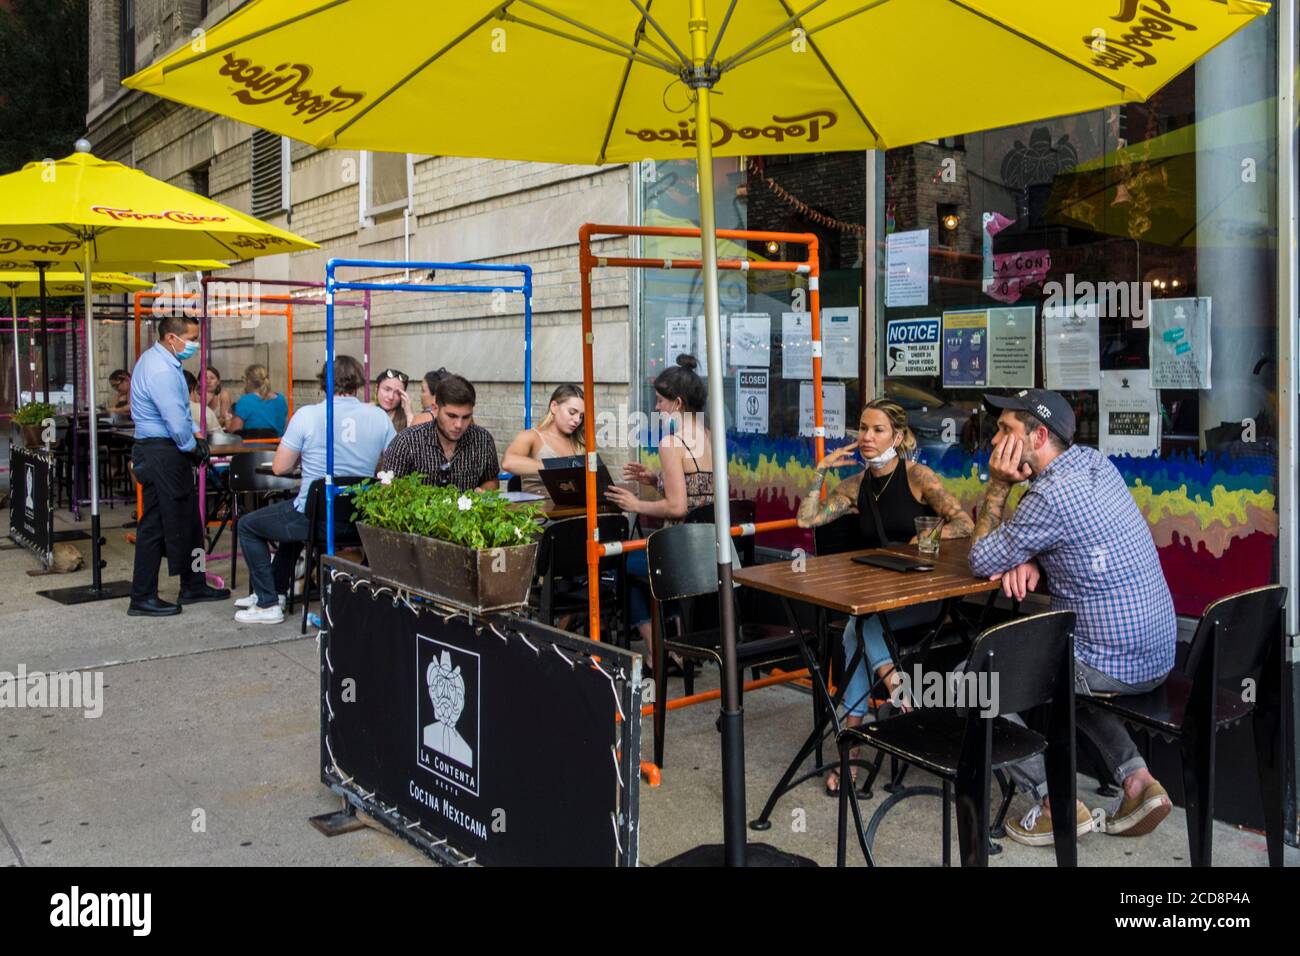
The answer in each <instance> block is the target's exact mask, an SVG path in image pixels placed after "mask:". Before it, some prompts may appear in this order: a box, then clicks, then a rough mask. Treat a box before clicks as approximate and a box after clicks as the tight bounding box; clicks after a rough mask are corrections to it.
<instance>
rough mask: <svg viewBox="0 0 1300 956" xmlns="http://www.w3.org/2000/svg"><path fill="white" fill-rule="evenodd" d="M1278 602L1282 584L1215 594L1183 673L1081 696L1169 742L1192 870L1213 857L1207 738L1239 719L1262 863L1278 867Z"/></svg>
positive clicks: (1281, 782)
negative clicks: (1264, 851)
mask: <svg viewBox="0 0 1300 956" xmlns="http://www.w3.org/2000/svg"><path fill="white" fill-rule="evenodd" d="M1285 605H1286V588H1285V587H1283V586H1282V585H1280V584H1271V585H1268V586H1267V587H1262V588H1252V589H1251V590H1249V591H1242V592H1240V593H1238V594H1232V595H1229V596H1228V597H1225V598H1221V599H1220V600H1218V601H1215V602H1214V603H1213V604H1211V605H1210V606H1209V607H1207V608H1206V609H1205V613H1204V614H1202V615H1201V621H1200V624H1198V625H1197V628H1196V634H1195V635H1194V636H1193V637H1192V643H1191V646H1190V647H1189V648H1188V651H1187V657H1186V659H1185V661H1184V664H1183V666H1182V668H1181V669H1175V670H1174V672H1173V673H1171V674H1170V675H1169V676H1168V677H1167V678H1166V679H1165V682H1164V683H1163V684H1161V685H1160V686H1159V687H1157V688H1156V689H1155V690H1153V691H1151V692H1149V693H1146V694H1140V695H1136V696H1127V695H1126V696H1122V697H1085V698H1083V700H1084V702H1085V703H1086V704H1087V705H1088V706H1089V707H1096V708H1098V709H1100V710H1104V711H1107V712H1108V713H1112V714H1115V715H1116V716H1118V717H1120V718H1122V719H1123V721H1124V722H1125V723H1126V724H1127V725H1128V726H1129V727H1130V728H1133V729H1135V730H1139V731H1141V732H1142V733H1144V734H1147V735H1150V734H1159V735H1160V736H1162V737H1165V738H1167V739H1171V740H1176V741H1178V749H1179V753H1180V756H1181V757H1182V765H1183V793H1184V798H1185V802H1186V805H1187V806H1186V810H1187V842H1188V844H1189V848H1190V850H1191V863H1192V866H1209V865H1210V864H1211V860H1212V857H1213V855H1214V845H1213V840H1214V786H1215V779H1214V767H1215V738H1216V737H1217V736H1218V732H1219V731H1220V730H1223V729H1224V728H1226V727H1231V726H1232V725H1233V724H1236V723H1238V722H1240V721H1242V720H1245V719H1246V718H1247V717H1250V718H1251V725H1252V726H1251V730H1252V732H1253V734H1254V737H1255V759H1256V763H1257V766H1258V770H1259V790H1260V798H1261V801H1262V803H1263V806H1264V826H1265V831H1266V834H1267V835H1266V841H1267V843H1268V863H1269V866H1281V865H1282V831H1283V808H1284V804H1285V795H1284V788H1285V777H1286V769H1285V768H1286V763H1285V755H1284V753H1283V745H1284V734H1283V732H1282V731H1283V724H1282V700H1283V694H1282V686H1283V671H1284V667H1285V665H1284V663H1283V657H1282V635H1283V632H1284V628H1283V608H1284V606H1285ZM1248 682H1250V683H1248ZM1248 687H1253V688H1254V689H1255V693H1254V695H1253V698H1254V699H1253V701H1252V700H1250V699H1248V698H1250V697H1251V695H1249V694H1247V693H1245V692H1244V689H1245V688H1248ZM1242 782H1243V783H1244V782H1245V781H1242Z"/></svg>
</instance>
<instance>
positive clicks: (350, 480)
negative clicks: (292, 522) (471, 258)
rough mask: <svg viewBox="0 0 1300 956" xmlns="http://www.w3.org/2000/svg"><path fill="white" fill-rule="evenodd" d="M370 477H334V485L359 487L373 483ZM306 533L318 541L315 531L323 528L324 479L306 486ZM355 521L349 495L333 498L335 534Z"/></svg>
mask: <svg viewBox="0 0 1300 956" xmlns="http://www.w3.org/2000/svg"><path fill="white" fill-rule="evenodd" d="M373 480H374V479H373V478H370V477H368V476H367V477H351V476H347V475H335V476H334V484H335V485H336V486H339V487H343V486H346V485H359V484H361V483H362V482H363V481H373ZM305 513H306V515H307V523H308V531H307V533H308V534H310V535H312V536H313V537H312V540H318V539H317V537H316V535H317V531H318V530H320V529H324V527H325V479H324V478H317V479H316V480H315V481H313V482H312V483H311V484H310V485H308V486H307V507H306V512H305ZM356 521H357V518H356V511H355V509H354V508H353V506H352V496H351V495H335V496H334V529H335V532H336V533H337V531H338V529H339V528H348V527H351V526H352V525H355V524H356Z"/></svg>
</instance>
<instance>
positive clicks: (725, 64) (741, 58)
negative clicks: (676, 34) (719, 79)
mask: <svg viewBox="0 0 1300 956" xmlns="http://www.w3.org/2000/svg"><path fill="white" fill-rule="evenodd" d="M888 2H889V0H871V3H864V4H863V5H862V6H860V7H858V8H857V9H856V10H850V11H849V12H848V13H842V14H840V15H839V16H838V17H835V18H834V19H831V20H827V21H826V22H825V23H822V24H818V25H817V26H815V27H813V28H812V29H811V30H809V29H808V28H807V27H803V28H802V29H803V31H804V37H805V38H807V37H810V36H812V35H813V34H814V33H821V32H822V31H823V30H827V29H829V28H830V27H833V26H835V25H836V24H837V23H842V22H844V21H845V20H848V19H850V18H852V17H856V16H857V15H858V14H861V13H866V12H867V11H868V10H874V9H875V8H876V7H880V6H884V5H885V4H886V3H888ZM783 6H784V4H783ZM789 9H790V8H789V7H786V11H787V12H789ZM807 12H808V11H807V10H804V11H803V13H800V14H797V15H796V16H793V17H791V18H790V19H789V20H787V21H786V22H785V23H783V24H781V26H782V27H783V28H784V27H787V26H789V25H790V24H791V23H798V22H799V21H800V20H801V19H802V18H803V16H804V14H806V13H807ZM770 36H772V34H770V33H769V34H768V36H767V37H763V38H762V39H760V40H758V41H756V42H754V43H751V44H750V45H749V46H747V47H745V49H744V50H741V51H740V52H739V53H736V54H735V55H733V56H732V57H731V58H730V59H727V60H724V61H722V63H721V64H720V65H719V67H718V69H719V70H721V71H726V70H734V69H735V68H736V67H738V66H740V65H741V64H744V63H748V62H749V61H750V60H757V59H758V58H759V57H763V56H767V55H768V54H769V53H772V52H773V51H775V50H781V49H784V48H785V46H786V44H787V43H788V42H789V41H788V40H787V39H786V38H785V37H782V38H781V39H779V40H777V41H776V42H775V43H773V44H772V45H771V46H767V47H764V48H763V49H761V50H759V51H758V52H756V53H750V52H749V51H750V50H753V49H754V48H755V47H757V46H758V45H759V44H760V43H762V42H764V40H766V39H767V38H768V37H770Z"/></svg>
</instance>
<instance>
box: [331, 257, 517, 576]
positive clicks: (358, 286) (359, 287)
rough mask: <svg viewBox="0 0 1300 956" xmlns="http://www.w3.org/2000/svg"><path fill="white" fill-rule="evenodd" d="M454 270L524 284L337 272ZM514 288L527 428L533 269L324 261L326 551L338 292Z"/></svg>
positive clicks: (333, 488)
mask: <svg viewBox="0 0 1300 956" xmlns="http://www.w3.org/2000/svg"><path fill="white" fill-rule="evenodd" d="M341 268H348V269H353V268H359V269H400V270H402V271H406V270H408V269H412V270H414V269H420V270H424V269H428V270H433V271H437V270H438V269H450V270H454V271H457V272H507V273H514V272H517V273H521V274H522V275H523V282H522V284H520V285H497V286H483V285H431V284H423V283H415V282H395V283H383V282H345V281H343V280H341V279H338V278H336V276H335V274H334V273H335V270H337V269H341ZM363 291H369V292H477V293H487V294H489V295H491V294H496V293H498V292H510V293H515V294H517V295H522V296H523V297H524V428H531V427H532V425H533V403H532V395H533V267H532V266H528V265H487V264H483V263H477V262H401V261H396V260H385V259H330V260H329V261H328V262H327V263H325V552H326V554H333V553H334V497H335V495H337V494H338V486H336V485H335V484H334V293H335V292H363Z"/></svg>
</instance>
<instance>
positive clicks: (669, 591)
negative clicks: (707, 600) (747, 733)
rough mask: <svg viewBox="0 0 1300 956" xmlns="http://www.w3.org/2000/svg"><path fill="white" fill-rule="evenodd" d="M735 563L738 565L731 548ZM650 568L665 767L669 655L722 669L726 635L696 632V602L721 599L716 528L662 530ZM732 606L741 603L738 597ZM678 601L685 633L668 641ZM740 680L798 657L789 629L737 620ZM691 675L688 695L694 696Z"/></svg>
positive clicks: (652, 544)
mask: <svg viewBox="0 0 1300 956" xmlns="http://www.w3.org/2000/svg"><path fill="white" fill-rule="evenodd" d="M732 562H733V564H735V565H739V563H740V562H739V560H738V559H737V557H736V555H735V546H734V543H733V546H732ZM646 563H647V566H648V568H649V572H650V626H651V629H652V630H653V632H654V635H655V642H654V644H655V660H654V680H655V699H654V708H655V710H654V757H655V765H656V766H659V767H662V766H663V765H664V732H665V726H666V721H667V713H668V707H667V705H668V701H667V695H668V679H667V661H668V652H669V651H674V652H676V653H678V654H680V655H681V656H682V657H683V658H684V659H685V660H686V661H687V662H688V664H689V663H690V662H691V661H697V660H698V661H701V662H712V663H713V664H716V665H717V666H718V667H719V669H721V667H722V647H721V635H720V634H719V631H718V629H717V628H708V629H703V630H697V629H695V627H694V626H693V607H692V602H691V601H690V600H689V599H691V598H697V597H701V596H704V595H716V594H717V593H718V562H717V549H716V545H715V543H714V526H713V525H712V524H679V525H672V526H670V527H667V528H661V529H660V530H658V531H656V532H654V533H653V534H652V535H650V537H649V538H647V539H646ZM731 600H732V601H733V602H734V601H735V600H736V596H735V593H734V592H733V593H732V595H731ZM668 601H678V602H680V606H681V616H680V619H679V620H680V629H679V633H678V636H677V638H676V639H675V640H668V639H667V635H666V634H665V633H664V626H663V623H664V622H663V605H664V604H665V603H666V602H668ZM737 622H738V623H737V627H736V630H737V634H736V665H737V674H742V673H744V670H745V668H747V667H768V666H771V665H773V664H777V663H779V662H781V661H784V660H787V659H789V658H791V657H797V656H798V655H799V644H798V641H797V640H796V639H795V636H794V634H793V633H792V632H791V631H790V629H789V628H785V627H774V626H772V625H748V624H742V623H739V615H737ZM690 681H691V677H690V674H689V673H688V675H687V684H686V688H685V689H686V693H687V694H688V695H689V694H691V693H692V692H693V690H694V688H693V686H692V683H691V682H690Z"/></svg>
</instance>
